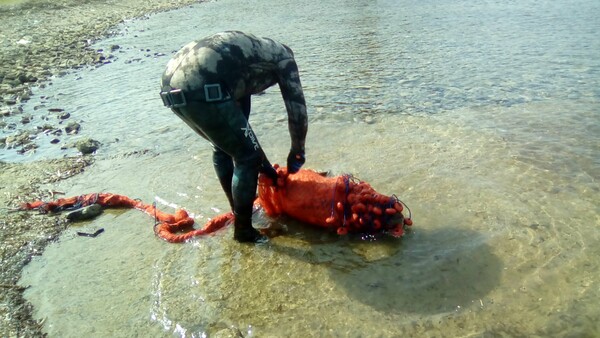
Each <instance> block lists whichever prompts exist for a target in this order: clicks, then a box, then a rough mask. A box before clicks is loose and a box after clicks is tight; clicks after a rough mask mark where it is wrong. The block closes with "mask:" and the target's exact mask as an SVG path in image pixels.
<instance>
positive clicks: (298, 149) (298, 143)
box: [278, 58, 308, 155]
mask: <svg viewBox="0 0 600 338" xmlns="http://www.w3.org/2000/svg"><path fill="white" fill-rule="evenodd" d="M278 68H279V69H278V71H279V89H280V90H281V96H282V97H283V101H284V103H285V108H286V110H287V113H288V127H289V130H290V137H291V152H294V153H301V154H302V155H304V142H305V140H306V132H307V130H308V117H307V113H306V101H305V100H304V92H303V91H302V84H301V82H300V74H299V73H298V66H297V65H296V62H295V61H294V59H291V58H290V59H286V60H283V61H281V62H279V64H278Z"/></svg>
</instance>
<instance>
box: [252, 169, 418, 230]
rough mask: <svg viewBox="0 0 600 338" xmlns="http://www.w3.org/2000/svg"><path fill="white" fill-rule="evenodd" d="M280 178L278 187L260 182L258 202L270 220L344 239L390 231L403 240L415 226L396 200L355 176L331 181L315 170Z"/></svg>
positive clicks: (281, 171) (280, 171)
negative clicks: (281, 218)
mask: <svg viewBox="0 0 600 338" xmlns="http://www.w3.org/2000/svg"><path fill="white" fill-rule="evenodd" d="M276 168H277V166H276ZM277 174H278V176H279V181H278V183H277V185H276V186H274V185H272V184H269V181H270V179H269V178H267V177H266V176H262V175H261V177H260V178H259V187H258V199H257V201H258V203H259V204H260V206H261V207H262V208H263V209H264V210H265V213H266V214H267V215H268V216H271V217H276V216H279V215H282V214H283V215H287V216H290V217H293V218H295V219H298V220H301V221H303V222H306V223H309V224H313V225H318V226H322V227H326V228H333V229H336V230H337V233H338V234H340V235H345V234H347V233H349V232H350V233H376V232H382V231H387V232H389V233H391V234H392V235H394V236H397V237H399V236H402V234H403V233H404V226H405V225H407V226H410V225H412V220H411V218H410V216H409V217H406V218H405V217H404V215H403V214H402V211H403V210H404V207H403V203H402V202H401V201H400V200H399V199H398V198H397V197H396V196H394V195H392V196H386V195H383V194H380V193H378V192H377V191H375V189H373V187H371V186H370V185H369V184H368V183H366V182H362V181H360V180H358V179H356V178H354V177H353V176H352V175H341V176H335V177H327V176H325V175H322V174H319V173H317V172H315V171H312V170H300V171H299V172H297V173H295V174H293V175H287V170H286V168H277ZM407 209H408V208H407Z"/></svg>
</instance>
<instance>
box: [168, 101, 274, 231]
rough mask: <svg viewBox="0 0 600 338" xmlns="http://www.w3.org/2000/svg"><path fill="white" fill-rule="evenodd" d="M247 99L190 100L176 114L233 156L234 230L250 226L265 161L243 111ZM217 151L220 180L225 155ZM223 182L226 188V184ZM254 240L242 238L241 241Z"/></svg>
mask: <svg viewBox="0 0 600 338" xmlns="http://www.w3.org/2000/svg"><path fill="white" fill-rule="evenodd" d="M246 102H247V103H245V104H241V105H238V104H236V102H235V101H233V100H228V101H223V102H219V103H202V102H193V103H188V105H187V106H186V107H182V108H179V111H178V113H179V114H178V115H179V116H180V117H181V118H182V119H183V120H184V121H185V122H186V123H187V124H188V125H190V126H192V128H193V129H194V130H196V131H199V134H200V135H201V136H203V137H205V138H206V139H208V140H209V141H210V142H211V143H212V144H213V145H214V146H215V147H216V148H218V149H219V150H220V151H222V152H223V153H225V154H226V155H228V156H230V158H232V159H233V163H234V169H233V175H232V180H231V192H232V200H233V211H234V213H235V214H236V230H237V228H238V225H239V226H240V227H243V228H252V225H251V218H252V206H253V203H254V199H255V198H256V187H257V181H258V173H259V170H260V169H261V167H262V165H263V163H264V162H266V161H265V155H264V152H263V150H262V148H261V147H260V145H259V143H258V140H257V139H256V135H255V134H254V132H253V131H252V128H251V127H250V124H249V123H248V120H247V118H246V116H245V114H244V110H246V109H247V111H248V113H249V108H250V106H249V100H246ZM244 108H246V109H244ZM216 152H217V151H216ZM218 154H219V155H217V157H218V158H217V159H216V160H218V161H219V165H220V164H221V163H223V172H222V173H223V179H224V180H226V170H227V165H226V164H225V163H227V162H226V158H225V157H224V155H222V153H221V152H218ZM220 161H223V162H220ZM267 163H268V162H267ZM219 170H221V168H219ZM218 175H219V174H218ZM219 179H221V177H219ZM222 184H223V183H222ZM225 185H226V187H225V189H226V188H227V183H225ZM226 193H227V191H226ZM252 230H253V229H252ZM248 236H249V237H253V236H255V234H254V233H250V234H249V235H248ZM237 237H238V236H237V233H236V239H238V240H240V238H237ZM254 240H255V239H248V238H242V239H241V241H254Z"/></svg>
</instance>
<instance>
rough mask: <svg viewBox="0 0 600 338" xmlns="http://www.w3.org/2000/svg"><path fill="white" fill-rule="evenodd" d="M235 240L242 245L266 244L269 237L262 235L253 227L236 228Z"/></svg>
mask: <svg viewBox="0 0 600 338" xmlns="http://www.w3.org/2000/svg"><path fill="white" fill-rule="evenodd" d="M233 238H234V239H235V240H236V241H238V242H240V243H266V242H268V241H269V237H267V236H264V235H262V234H261V233H260V232H259V231H258V230H256V229H254V228H253V227H244V228H235V230H234V231H233Z"/></svg>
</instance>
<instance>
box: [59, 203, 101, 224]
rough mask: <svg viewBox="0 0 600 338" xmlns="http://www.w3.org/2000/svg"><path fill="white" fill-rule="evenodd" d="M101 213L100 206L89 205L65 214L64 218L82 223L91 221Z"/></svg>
mask: <svg viewBox="0 0 600 338" xmlns="http://www.w3.org/2000/svg"><path fill="white" fill-rule="evenodd" d="M101 213H102V206H101V205H100V204H91V205H88V206H87V207H83V208H79V209H77V210H74V211H71V212H69V213H67V215H66V218H67V219H68V220H69V221H83V220H88V219H92V218H94V217H96V216H98V215H100V214H101Z"/></svg>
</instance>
